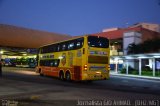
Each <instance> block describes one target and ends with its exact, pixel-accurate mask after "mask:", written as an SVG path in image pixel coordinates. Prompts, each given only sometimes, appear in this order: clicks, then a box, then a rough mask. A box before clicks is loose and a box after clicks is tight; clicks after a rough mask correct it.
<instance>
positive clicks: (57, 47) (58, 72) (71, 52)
mask: <svg viewBox="0 0 160 106" xmlns="http://www.w3.org/2000/svg"><path fill="white" fill-rule="evenodd" d="M109 52H110V50H109V40H108V39H107V38H105V37H100V36H91V35H86V36H81V37H77V38H73V39H70V40H66V41H62V42H58V43H54V44H50V45H46V46H43V47H40V48H39V54H38V65H37V67H36V72H38V73H40V75H46V76H54V77H59V78H60V79H61V80H68V81H69V80H75V81H82V80H87V81H88V80H105V79H109V71H110V70H109V69H110V68H109V67H110V66H109V59H110V55H109Z"/></svg>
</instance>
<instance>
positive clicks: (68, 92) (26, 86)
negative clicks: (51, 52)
mask: <svg viewBox="0 0 160 106" xmlns="http://www.w3.org/2000/svg"><path fill="white" fill-rule="evenodd" d="M159 99H160V81H159V80H150V79H141V78H133V77H132V78H130V77H123V76H115V75H111V77H110V79H109V80H102V81H93V82H92V83H88V82H66V81H60V80H59V79H57V78H52V77H41V76H39V74H37V73H35V71H34V69H29V68H12V67H7V68H6V67H5V68H3V76H2V77H1V78H0V100H1V102H4V101H5V100H6V101H10V102H16V103H17V102H18V103H19V104H20V105H21V106H27V105H31V106H32V105H33V106H37V105H39V106H41V105H42V106H43V105H46V106H53V105H62V106H67V105H68V104H69V105H73V106H75V105H77V104H78V103H81V100H99V102H100V101H103V102H104V101H109V100H112V101H113V100H116V101H118V100H128V101H137V100H154V101H155V100H159ZM92 102H93V101H92ZM134 103H135V102H134ZM134 103H133V104H134ZM79 105H80V104H79ZM103 105H104V104H103Z"/></svg>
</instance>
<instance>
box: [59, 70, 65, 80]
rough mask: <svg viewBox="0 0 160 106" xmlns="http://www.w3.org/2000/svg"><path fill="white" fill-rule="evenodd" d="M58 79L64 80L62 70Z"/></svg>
mask: <svg viewBox="0 0 160 106" xmlns="http://www.w3.org/2000/svg"><path fill="white" fill-rule="evenodd" d="M59 79H60V80H64V73H63V72H62V71H61V72H60V73H59Z"/></svg>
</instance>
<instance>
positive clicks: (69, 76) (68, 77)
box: [65, 72, 71, 81]
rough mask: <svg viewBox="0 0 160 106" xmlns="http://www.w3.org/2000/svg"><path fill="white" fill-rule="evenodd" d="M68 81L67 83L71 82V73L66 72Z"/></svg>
mask: <svg viewBox="0 0 160 106" xmlns="http://www.w3.org/2000/svg"><path fill="white" fill-rule="evenodd" d="M65 76H66V80H67V81H71V74H70V72H66V75H65Z"/></svg>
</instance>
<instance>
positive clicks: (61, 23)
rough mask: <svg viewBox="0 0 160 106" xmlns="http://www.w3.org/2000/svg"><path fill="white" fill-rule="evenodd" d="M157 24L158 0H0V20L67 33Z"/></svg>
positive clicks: (73, 33)
mask: <svg viewBox="0 0 160 106" xmlns="http://www.w3.org/2000/svg"><path fill="white" fill-rule="evenodd" d="M138 22H147V23H156V24H160V0H0V24H9V25H15V26H20V27H25V28H30V29H37V30H43V31H48V32H56V33H61V34H68V35H73V36H77V35H83V34H92V33H98V32H101V31H102V29H105V28H113V27H127V26H130V25H133V24H135V23H138Z"/></svg>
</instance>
